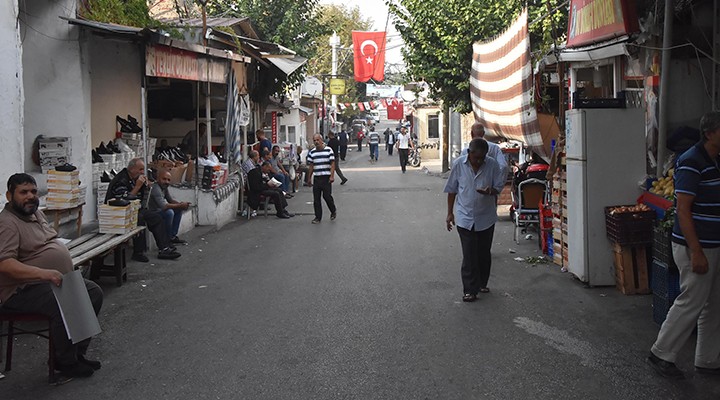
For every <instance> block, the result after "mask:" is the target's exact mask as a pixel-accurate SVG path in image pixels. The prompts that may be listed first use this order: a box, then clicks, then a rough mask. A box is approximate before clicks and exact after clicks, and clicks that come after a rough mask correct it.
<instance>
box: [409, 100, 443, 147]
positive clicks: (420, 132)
mask: <svg viewBox="0 0 720 400" xmlns="http://www.w3.org/2000/svg"><path fill="white" fill-rule="evenodd" d="M439 112H440V107H428V108H417V109H416V111H415V124H414V125H415V127H414V129H415V134H416V135H417V138H418V143H420V144H422V143H438V142H439V143H440V144H441V145H442V125H443V115H442V112H440V114H438V113H439ZM431 114H432V115H435V114H437V115H438V118H439V121H438V127H439V130H440V132H439V136H440V137H439V138H438V139H428V137H427V134H428V116H429V115H431ZM440 151H441V149H423V151H422V157H423V158H426V159H432V158H440Z"/></svg>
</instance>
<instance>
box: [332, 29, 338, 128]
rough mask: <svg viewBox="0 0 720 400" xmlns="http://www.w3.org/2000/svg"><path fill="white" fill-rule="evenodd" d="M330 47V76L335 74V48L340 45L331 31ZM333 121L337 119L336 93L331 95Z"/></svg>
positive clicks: (336, 66) (336, 60)
mask: <svg viewBox="0 0 720 400" xmlns="http://www.w3.org/2000/svg"><path fill="white" fill-rule="evenodd" d="M330 47H331V48H332V78H335V77H336V76H337V69H338V57H337V49H338V47H340V37H339V36H338V35H337V33H335V31H333V34H332V36H330ZM332 107H333V121H337V95H336V94H334V95H332Z"/></svg>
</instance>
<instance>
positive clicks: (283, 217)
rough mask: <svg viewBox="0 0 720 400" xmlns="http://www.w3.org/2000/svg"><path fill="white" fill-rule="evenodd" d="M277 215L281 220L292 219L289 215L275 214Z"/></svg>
mask: <svg viewBox="0 0 720 400" xmlns="http://www.w3.org/2000/svg"><path fill="white" fill-rule="evenodd" d="M275 215H276V216H277V217H278V218H281V219H288V218H290V215H288V214H287V213H278V214H275Z"/></svg>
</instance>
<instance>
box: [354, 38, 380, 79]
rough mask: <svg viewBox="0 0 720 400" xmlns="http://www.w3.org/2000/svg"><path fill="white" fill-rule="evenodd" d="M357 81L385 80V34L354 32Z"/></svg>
mask: <svg viewBox="0 0 720 400" xmlns="http://www.w3.org/2000/svg"><path fill="white" fill-rule="evenodd" d="M352 38H353V54H354V58H355V80H356V81H358V82H367V81H369V80H370V79H375V80H376V81H382V80H384V79H385V32H364V31H353V32H352Z"/></svg>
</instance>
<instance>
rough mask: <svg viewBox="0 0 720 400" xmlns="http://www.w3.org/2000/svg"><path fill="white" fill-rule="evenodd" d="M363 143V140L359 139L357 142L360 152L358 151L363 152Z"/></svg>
mask: <svg viewBox="0 0 720 400" xmlns="http://www.w3.org/2000/svg"><path fill="white" fill-rule="evenodd" d="M362 141H363V140H362V139H358V141H357V142H358V150H357V151H362Z"/></svg>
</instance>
